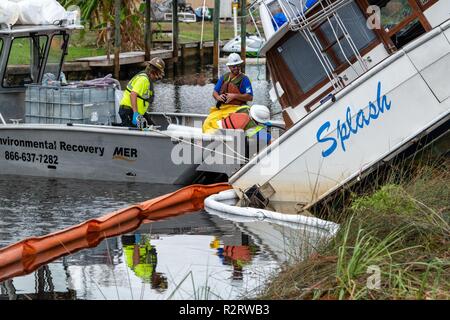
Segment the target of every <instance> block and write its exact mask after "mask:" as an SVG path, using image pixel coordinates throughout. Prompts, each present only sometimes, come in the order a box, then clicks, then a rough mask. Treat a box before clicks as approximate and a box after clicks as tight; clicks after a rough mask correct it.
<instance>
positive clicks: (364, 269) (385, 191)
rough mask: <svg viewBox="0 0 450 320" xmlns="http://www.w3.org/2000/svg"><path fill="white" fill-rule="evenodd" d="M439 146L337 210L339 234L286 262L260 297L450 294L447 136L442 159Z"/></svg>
mask: <svg viewBox="0 0 450 320" xmlns="http://www.w3.org/2000/svg"><path fill="white" fill-rule="evenodd" d="M434 148H435V147H434V146H432V147H431V148H427V150H426V151H423V152H421V153H419V154H417V155H416V156H415V158H414V159H410V160H403V161H400V162H399V163H398V164H397V165H395V166H394V167H391V168H390V170H388V171H389V172H388V173H387V178H383V179H382V180H380V181H382V183H380V184H378V182H377V179H371V181H370V182H366V185H365V186H364V189H365V190H366V191H365V193H364V194H362V195H355V194H354V193H353V194H352V195H351V196H350V198H351V200H350V201H348V203H347V204H346V205H344V208H343V210H341V209H342V208H341V209H339V210H336V211H334V212H333V209H331V215H329V216H328V217H327V219H328V220H333V221H335V222H338V223H340V229H339V231H338V233H337V234H336V237H334V238H333V239H331V240H329V241H328V242H327V243H323V244H322V245H319V247H318V248H316V252H315V253H313V254H311V255H309V257H308V258H306V259H305V260H302V261H301V260H300V259H298V260H297V261H296V262H294V263H290V264H288V265H285V266H283V268H282V270H281V272H279V273H278V274H276V275H273V276H272V278H271V279H269V280H268V282H267V285H266V287H265V288H263V289H262V291H261V292H260V294H259V295H258V299H294V300H297V299H298V300H303V299H306V300H308V299H321V300H328V299H356V300H357V299H363V300H365V299H446V300H447V299H450V251H449V248H450V224H449V223H450V201H449V199H450V183H449V182H450V159H449V157H448V153H449V138H448V137H447V139H446V141H444V148H445V149H443V150H444V156H442V153H441V154H440V155H439V156H437V155H436V154H435V152H434V151H436V150H432V149H434ZM433 152H434V153H433ZM383 174H385V173H379V177H378V178H381V177H380V176H382V175H383Z"/></svg>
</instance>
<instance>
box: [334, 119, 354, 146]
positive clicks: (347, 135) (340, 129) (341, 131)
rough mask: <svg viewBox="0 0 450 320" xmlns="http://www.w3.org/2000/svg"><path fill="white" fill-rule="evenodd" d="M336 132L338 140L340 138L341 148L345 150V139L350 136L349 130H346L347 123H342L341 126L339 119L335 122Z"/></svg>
mask: <svg viewBox="0 0 450 320" xmlns="http://www.w3.org/2000/svg"><path fill="white" fill-rule="evenodd" d="M337 132H338V140H341V146H342V150H344V151H345V143H344V142H345V140H347V139H348V138H350V135H351V134H352V133H351V131H348V130H347V125H346V124H345V123H342V127H341V120H338V122H337ZM343 132H345V134H343Z"/></svg>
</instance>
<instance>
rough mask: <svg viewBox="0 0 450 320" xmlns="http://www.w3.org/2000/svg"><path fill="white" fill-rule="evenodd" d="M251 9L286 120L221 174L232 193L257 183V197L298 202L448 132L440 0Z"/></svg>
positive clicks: (449, 16) (448, 46)
mask: <svg viewBox="0 0 450 320" xmlns="http://www.w3.org/2000/svg"><path fill="white" fill-rule="evenodd" d="M369 5H372V7H369ZM373 6H378V7H373ZM377 8H378V9H377ZM255 11H258V14H257V16H258V17H260V18H261V23H262V26H263V29H264V35H265V37H266V42H265V45H264V46H263V48H262V49H261V53H264V54H265V55H266V59H267V65H268V67H269V69H270V74H271V78H272V82H273V83H274V88H273V89H272V92H271V94H272V95H273V96H274V99H278V101H279V102H280V104H281V105H282V108H283V117H284V120H285V122H286V125H287V126H288V130H287V131H286V133H285V134H283V135H282V136H281V137H280V138H279V139H277V140H275V141H274V142H273V143H272V144H271V145H270V146H268V147H267V148H266V149H265V150H263V151H261V152H260V153H259V154H258V155H257V156H256V157H255V158H253V159H252V160H251V161H250V162H249V163H248V164H246V165H245V166H244V167H242V168H241V169H240V170H239V171H238V172H237V173H236V174H235V175H233V176H232V177H231V178H230V183H232V185H233V187H234V189H235V190H236V191H237V192H238V193H239V195H240V196H241V197H242V195H243V194H244V193H245V192H248V190H249V189H250V190H253V191H252V192H254V191H255V190H256V189H258V188H259V189H260V191H261V190H262V191H261V194H260V196H261V197H262V198H263V199H260V201H261V202H263V203H266V204H268V205H269V206H270V207H272V208H275V209H276V210H278V211H281V212H294V213H295V212H301V211H302V210H305V209H307V208H310V207H311V206H312V205H314V204H316V203H317V202H318V201H319V200H323V199H325V198H327V197H328V196H330V195H332V194H333V193H334V192H335V191H337V190H339V189H340V188H342V187H343V186H346V185H349V184H351V183H353V182H355V181H357V180H359V179H360V178H362V177H364V176H365V175H367V174H368V173H369V172H371V171H373V170H375V169H376V168H377V167H378V166H380V165H382V164H383V163H385V162H386V161H389V160H390V159H392V158H393V157H394V156H396V155H398V154H399V153H400V152H403V151H405V150H406V149H407V148H409V147H411V146H413V145H414V144H415V143H417V142H418V141H421V140H422V142H423V141H428V142H429V141H432V140H433V139H435V138H437V137H439V136H442V135H443V134H445V133H446V132H448V130H449V114H450V85H449V84H450V0H420V1H419V0H404V1H400V0H388V1H378V0H369V1H351V0H336V1H332V0H317V1H308V2H306V1H303V0H289V1H287V0H259V1H257V2H255V3H254V4H252V6H251V7H250V12H251V13H252V16H256V15H255V14H254V12H255ZM366 12H368V13H369V15H370V17H369V19H366V16H365V13H366ZM276 14H283V15H284V16H285V18H286V21H287V22H286V23H285V24H284V25H282V26H279V27H278V28H277V30H275V28H274V25H275V20H274V16H275V15H276ZM258 25H259V23H257V24H256V26H258ZM368 26H372V28H368ZM422 138H428V140H423V139H422ZM251 188H253V189H251Z"/></svg>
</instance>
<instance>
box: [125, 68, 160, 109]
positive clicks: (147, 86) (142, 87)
mask: <svg viewBox="0 0 450 320" xmlns="http://www.w3.org/2000/svg"><path fill="white" fill-rule="evenodd" d="M131 91H133V92H136V93H137V96H138V99H137V111H138V112H139V114H141V115H144V114H145V112H146V111H147V109H148V107H149V106H150V103H152V102H153V96H154V91H153V83H152V82H151V81H150V78H149V77H148V75H147V74H146V73H145V72H140V73H138V74H137V75H135V76H134V77H133V78H132V79H131V80H130V81H129V82H128V85H127V88H126V90H125V91H124V93H123V98H122V100H121V101H120V105H121V106H124V107H129V108H131V96H130V94H131Z"/></svg>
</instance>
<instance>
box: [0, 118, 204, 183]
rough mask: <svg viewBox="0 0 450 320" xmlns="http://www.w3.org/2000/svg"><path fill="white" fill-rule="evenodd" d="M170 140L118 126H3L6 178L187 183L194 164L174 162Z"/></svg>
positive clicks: (0, 142) (0, 139) (1, 158)
mask: <svg viewBox="0 0 450 320" xmlns="http://www.w3.org/2000/svg"><path fill="white" fill-rule="evenodd" d="M174 145H175V143H174V142H173V141H172V139H171V138H170V137H169V136H165V135H163V134H158V133H154V132H142V131H137V130H127V129H122V128H120V129H119V128H113V127H104V128H101V127H99V126H98V127H97V126H92V127H90V126H85V127H83V126H66V125H27V124H19V125H3V126H0V170H1V174H14V175H25V176H27V175H28V176H42V177H49V178H76V179H84V180H106V181H118V182H119V181H121V182H124V181H125V182H146V183H163V184H188V183H190V182H191V181H192V179H193V178H194V177H195V176H196V174H197V172H196V167H197V166H198V164H195V163H191V164H189V163H181V164H180V163H177V162H176V161H175V162H174V161H172V160H171V156H172V150H173V147H174Z"/></svg>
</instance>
